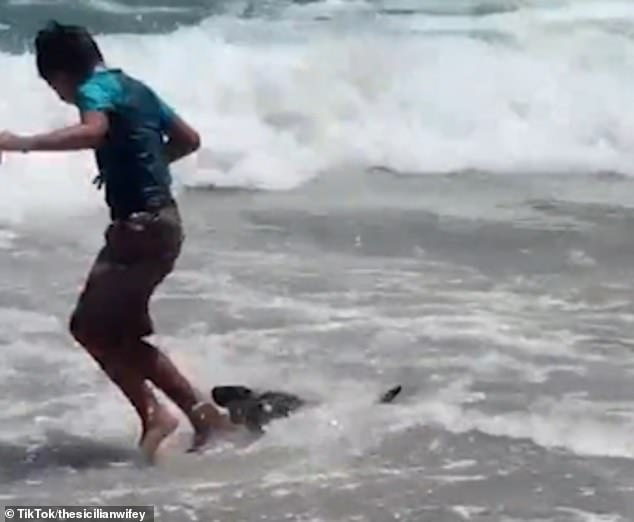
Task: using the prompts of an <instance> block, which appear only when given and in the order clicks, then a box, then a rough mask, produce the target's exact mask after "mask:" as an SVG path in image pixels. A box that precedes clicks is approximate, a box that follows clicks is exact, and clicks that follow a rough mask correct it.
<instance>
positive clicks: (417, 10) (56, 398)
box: [0, 0, 634, 522]
mask: <svg viewBox="0 0 634 522" xmlns="http://www.w3.org/2000/svg"><path fill="white" fill-rule="evenodd" d="M51 16H55V17H58V18H59V19H61V20H66V21H72V22H78V23H85V24H87V25H88V26H89V27H90V28H91V30H93V31H94V32H95V33H96V34H97V39H98V41H99V44H100V45H101V46H102V49H103V51H104V54H105V55H106V58H107V61H108V64H109V65H111V66H113V67H122V68H123V69H124V70H126V72H128V73H130V74H133V75H135V76H137V77H140V78H142V79H143V80H145V81H147V82H148V83H149V84H151V85H152V86H153V87H154V88H155V89H156V90H157V91H158V92H159V93H160V94H161V95H162V96H163V97H164V98H165V99H166V100H167V101H168V102H169V103H170V104H171V105H172V106H174V107H175V108H176V109H177V110H178V111H179V112H180V113H181V114H182V115H183V116H184V117H185V118H186V119H188V120H189V121H190V122H191V123H192V124H193V125H194V126H195V127H196V128H197V129H198V130H199V131H200V133H201V135H202V137H203V147H202V149H201V150H200V151H199V153H198V154H196V155H195V156H194V157H192V158H188V159H186V160H184V161H182V162H181V163H179V164H177V165H176V166H175V168H174V184H175V191H176V194H177V197H178V201H179V204H180V207H181V210H182V213H183V216H184V223H185V229H186V233H187V240H186V244H185V249H184V252H183V256H182V258H181V259H180V260H179V264H178V266H177V269H176V271H175V272H174V274H173V275H172V276H170V278H169V279H168V280H167V281H166V282H165V284H164V285H163V286H161V287H160V290H159V292H158V293H157V295H156V298H155V300H154V302H153V311H154V314H155V316H156V322H157V328H158V335H157V336H156V337H155V340H156V341H157V342H158V343H159V344H160V345H161V346H162V347H164V348H165V349H166V350H167V351H168V352H169V354H170V355H171V356H172V357H174V359H175V360H176V361H177V362H178V363H179V364H180V365H182V367H183V368H184V369H185V371H186V372H187V373H188V374H189V375H191V376H192V378H193V379H194V380H195V381H196V383H197V384H199V385H200V386H201V388H203V389H207V388H209V387H211V386H212V385H216V384H235V383H237V384H249V385H252V386H262V387H279V386H281V387H283V388H284V389H287V390H291V391H294V392H297V393H300V394H302V395H304V396H307V397H310V398H313V399H316V400H317V401H318V403H319V405H318V406H316V407H314V408H310V409H307V410H306V411H303V412H301V413H299V414H298V415H297V416H294V417H292V418H289V419H286V420H283V421H278V422H275V423H273V424H272V425H271V427H270V429H269V431H268V433H267V435H266V437H264V438H262V439H261V440H259V441H258V442H256V443H255V444H253V445H250V446H246V447H244V446H243V445H241V444H238V443H236V442H235V441H228V442H226V443H219V444H217V445H215V446H213V447H212V448H210V449H209V451H208V452H207V453H206V454H205V455H202V456H198V457H193V456H191V455H186V454H184V449H185V447H186V444H187V441H188V437H189V433H188V431H187V426H186V423H185V422H183V423H182V425H181V429H180V430H179V432H178V433H177V435H176V436H175V437H174V438H173V440H171V441H170V444H169V445H168V447H167V448H166V450H165V452H164V454H163V455H162V457H161V460H160V461H159V463H158V464H157V465H156V466H154V467H151V468H148V467H147V466H145V465H143V464H142V463H140V462H139V460H138V456H137V454H136V452H135V448H134V444H135V441H136V437H137V435H138V426H137V425H136V419H135V417H134V415H133V413H132V412H131V411H130V409H129V407H128V406H127V404H126V403H125V402H124V400H123V399H122V397H121V396H120V395H119V393H118V391H117V390H116V389H114V387H113V386H112V385H111V384H110V383H109V382H108V381H107V380H106V379H105V378H104V377H103V376H102V375H101V374H100V372H99V371H98V369H97V368H96V367H95V366H94V364H93V362H92V361H91V360H90V359H89V358H88V357H87V356H86V355H85V354H84V353H83V352H82V351H81V350H80V349H79V348H78V347H76V346H75V345H74V344H73V342H72V340H71V338H70V335H69V334H68V332H67V322H68V314H69V313H70V310H72V306H73V305H74V300H75V299H76V295H77V292H78V291H79V289H80V288H81V285H82V283H83V278H84V276H85V274H86V271H87V270H88V268H89V266H90V263H91V262H92V259H93V257H94V255H95V253H96V251H97V250H98V248H99V247H100V245H101V240H102V238H101V234H102V230H103V227H104V226H105V224H106V220H107V214H106V208H105V205H104V203H103V193H102V192H99V191H97V190H96V188H95V187H94V186H93V185H92V183H91V181H92V179H93V177H94V176H95V174H96V172H95V167H94V161H93V158H92V155H91V153H90V152H81V153H75V154H59V153H56V154H27V155H5V156H4V157H3V162H2V164H1V165H0V176H1V179H2V191H0V274H1V275H2V277H1V278H0V281H1V282H0V288H1V291H0V345H1V346H0V353H1V354H2V361H3V364H2V365H0V425H2V430H0V503H1V504H3V505H5V504H6V505H11V504H19V503H24V504H93V503H94V504H105V505H112V506H115V505H126V504H135V505H154V506H156V514H157V519H158V520H165V521H170V522H172V521H173V522H180V521H196V520H205V521H212V520H218V521H223V522H224V521H242V520H244V521H249V522H251V521H256V520H268V521H276V522H277V521H282V520H289V521H315V522H316V521H339V520H340V521H350V522H352V521H372V522H374V521H380V522H383V521H391V520H394V521H397V520H398V521H408V522H410V521H411V522H424V521H429V522H432V521H433V522H436V521H438V522H458V521H465V520H468V521H476V522H485V521H486V522H537V521H539V522H545V521H549V522H550V521H553V522H629V521H631V520H634V500H633V499H634V438H633V437H632V433H633V432H634V385H633V382H634V356H633V354H634V343H632V340H631V335H632V325H633V324H634V300H633V298H632V289H631V286H632V280H633V277H634V269H633V268H632V258H633V256H634V239H633V237H632V224H633V223H634V162H633V160H634V111H633V110H632V101H631V100H632V84H633V83H634V82H633V80H634V4H631V2H627V1H622V0H607V1H598V0H568V1H565V0H558V1H530V0H515V1H501V0H495V1H493V0H491V1H486V2H484V1H482V2H480V1H475V0H474V1H458V0H445V1H439V0H434V1H432V0H420V1H413V0H409V1H405V0H399V1H394V0H384V1H373V2H370V1H367V2H364V1H357V0H350V1H345V0H327V1H313V2H288V1H285V0H270V1H266V2H259V3H255V2H249V1H237V0H232V1H229V0H228V1H222V2H211V1H208V0H184V1H182V2H177V1H175V0H174V1H170V0H161V1H159V0H153V1H152V0H144V1H141V0H135V1H116V2H115V1H112V0H91V1H90V2H85V3H81V4H80V3H75V2H70V1H65V0H56V1H55V2H49V3H41V2H34V1H33V2H32V1H29V0H24V1H23V0H20V1H17V0H1V1H0V71H2V73H1V74H2V83H1V84H0V128H6V129H10V130H12V131H15V132H38V131H42V130H46V129H49V128H52V127H55V126H58V125H64V124H68V123H72V122H74V121H76V118H77V114H76V111H75V110H74V109H73V108H72V107H69V106H66V105H64V104H62V103H61V102H60V100H58V99H57V98H56V97H55V94H54V93H53V92H52V91H50V90H49V89H48V87H47V86H46V84H45V83H44V82H42V81H41V80H39V79H38V78H37V75H36V71H35V66H34V60H33V55H32V52H31V47H30V45H31V44H30V42H31V39H32V37H33V33H34V31H35V30H36V28H37V27H38V25H37V24H39V23H41V22H43V21H45V20H46V19H48V18H50V17H51ZM394 383H402V384H403V386H404V391H403V397H402V398H401V400H400V402H398V403H397V404H395V405H393V406H390V407H377V406H375V405H373V404H372V403H371V402H372V401H371V399H372V398H373V397H375V396H376V395H377V394H378V393H379V392H380V391H381V390H383V389H384V388H385V387H386V386H390V385H392V384H394Z"/></svg>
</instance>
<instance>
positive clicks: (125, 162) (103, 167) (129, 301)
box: [0, 22, 230, 459]
mask: <svg viewBox="0 0 634 522" xmlns="http://www.w3.org/2000/svg"><path fill="white" fill-rule="evenodd" d="M35 51H36V62H37V69H38V73H39V75H40V77H41V78H42V79H44V80H45V81H46V82H47V83H48V85H49V86H50V87H51V88H52V89H53V90H54V91H55V92H56V93H57V94H58V95H59V97H60V98H61V99H62V100H63V101H65V102H67V103H69V104H73V105H75V106H76V107H77V108H78V109H79V113H80V122H79V123H78V124H76V125H72V126H69V127H66V128H62V129H59V130H55V131H53V132H49V133H45V134H39V135H34V136H17V135H14V134H11V133H8V132H4V133H0V152H2V151H20V152H30V151H69V150H81V149H95V155H96V161H97V166H98V168H99V176H98V178H97V182H98V186H99V187H101V185H104V186H105V198H106V202H107V205H108V207H109V209H110V215H111V220H112V222H111V223H110V225H109V226H108V228H107V230H106V233H105V246H104V247H103V248H102V250H101V251H100V252H99V254H98V256H97V259H96V261H95V263H94V265H93V267H92V269H91V271H90V273H89V275H88V279H87V282H86V285H85V287H84V290H83V291H82V293H81V296H80V297H79V300H78V303H77V306H76V308H75V310H74V312H73V314H72V318H71V321H70V331H71V333H72V335H73V337H74V338H75V339H76V340H77V341H78V342H79V343H80V344H81V345H82V346H83V347H84V348H85V349H86V350H87V351H88V353H89V354H90V355H91V356H92V357H93V358H94V359H95V360H96V362H97V363H98V364H99V366H100V367H101V368H102V369H103V371H104V372H105V373H106V374H107V375H108V376H109V377H110V379H111V380H112V381H113V382H114V383H115V384H116V385H117V386H118V387H119V388H120V389H121V391H122V392H123V393H124V394H125V396H126V397H127V398H128V400H129V401H130V402H131V404H132V405H133V406H134V408H135V409H136V411H137V413H138V415H139V417H140V419H141V425H142V434H141V439H140V442H139V445H140V447H141V449H142V451H143V452H144V453H145V454H146V455H147V457H148V458H149V459H152V458H153V457H154V455H155V453H156V450H157V448H158V447H159V445H160V443H161V442H162V441H163V440H164V439H165V438H167V437H168V436H169V435H170V434H171V433H172V432H174V430H175V429H176V427H177V424H178V421H177V420H176V418H175V417H173V416H172V415H171V414H170V413H169V412H168V410H167V409H166V408H165V407H164V406H162V405H161V404H159V402H158V401H157V399H156V397H155V396H154V394H153V392H152V390H151V388H150V386H149V384H148V382H147V381H149V382H151V383H153V384H154V385H155V386H156V387H158V388H159V389H161V390H162V391H163V392H164V393H165V394H166V395H167V396H168V397H169V398H170V399H171V400H172V401H174V403H176V404H177V405H178V407H179V408H180V409H181V410H182V411H183V412H184V413H185V415H186V416H187V417H188V418H189V421H190V422H191V424H192V426H193V429H194V437H193V443H192V447H191V448H190V451H194V450H197V449H199V448H201V447H202V446H203V445H204V444H205V443H206V442H207V440H208V439H209V437H210V436H211V432H212V430H216V429H227V428H229V425H230V423H229V421H228V419H227V417H225V416H224V415H222V414H221V413H220V411H219V410H218V409H216V407H215V406H214V405H213V404H212V403H211V402H209V401H201V400H200V399H199V396H198V393H197V392H196V390H195V389H194V387H193V386H192V385H191V384H190V382H189V381H188V380H187V379H186V378H185V377H184V376H183V375H181V374H180V373H179V371H178V370H177V369H176V367H175V366H174V365H173V364H172V362H171V361H170V360H169V359H168V358H167V356H166V355H164V354H163V353H161V352H160V351H159V350H158V349H157V348H156V347H155V346H153V345H152V344H150V343H148V342H147V341H146V340H145V337H147V336H149V335H151V334H152V333H153V325H152V320H151V319H150V317H149V312H148V303H149V300H150V297H151V295H152V293H153V292H154V290H155V288H156V287H157V285H158V284H159V283H160V282H161V281H162V280H163V279H164V278H165V277H166V276H167V275H168V274H169V273H170V272H171V271H172V269H173V267H174V264H175V262H176V259H177V258H178V255H179V253H180V250H181V245H182V241H183V235H182V229H181V221H180V217H179V212H178V208H177V205H176V202H175V201H174V199H173V198H172V195H171V191H170V182H171V175H170V170H169V164H170V163H171V162H173V161H176V160H178V159H180V158H182V157H184V156H187V155H188V154H191V153H193V152H194V151H195V150H197V149H198V148H199V146H200V139H199V136H198V134H197V133H196V131H195V130H194V129H192V128H191V127H190V126H189V125H188V124H187V123H186V122H184V121H183V120H182V119H181V118H180V117H179V116H178V115H176V114H175V113H174V112H173V111H172V110H171V109H170V108H169V107H168V106H167V105H166V104H165V103H163V101H162V100H161V99H160V98H159V97H158V96H157V95H156V94H155V93H154V91H152V90H151V89H150V88H149V87H148V86H146V85H145V84H143V83H142V82H140V81H138V80H136V79H134V78H131V77H130V76H128V75H126V74H125V73H124V72H122V71H121V70H117V69H108V68H106V67H105V65H104V60H103V56H102V54H101V51H100V49H99V47H98V46H97V43H96V42H95V41H94V39H93V38H92V37H91V36H90V34H89V33H88V32H87V31H86V30H85V29H83V28H81V27H75V26H66V25H60V24H58V23H56V22H53V23H51V24H49V25H48V26H47V27H46V28H44V29H43V30H41V31H40V32H39V33H38V34H37V37H36V39H35Z"/></svg>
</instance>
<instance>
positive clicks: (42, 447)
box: [0, 431, 142, 483]
mask: <svg viewBox="0 0 634 522" xmlns="http://www.w3.org/2000/svg"><path fill="white" fill-rule="evenodd" d="M113 465H127V466H141V465H142V461H141V459H140V456H139V452H138V451H137V450H136V448H134V447H121V446H119V445H117V444H116V443H112V442H110V443H108V442H99V441H95V440H93V439H89V438H87V437H80V436H77V435H73V434H70V433H66V432H64V431H51V432H48V433H47V434H46V440H44V441H43V442H41V443H38V444H37V445H33V444H30V445H29V444H24V445H20V444H15V443H12V442H4V441H3V442H0V483H7V482H13V481H18V480H23V479H26V478H35V477H37V476H39V475H42V474H46V473H47V472H51V471H54V470H56V469H59V468H71V469H73V470H77V471H81V470H89V469H103V468H108V467H111V466H113Z"/></svg>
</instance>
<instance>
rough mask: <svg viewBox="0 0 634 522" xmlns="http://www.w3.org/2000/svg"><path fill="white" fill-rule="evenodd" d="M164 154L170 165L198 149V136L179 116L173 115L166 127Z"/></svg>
mask: <svg viewBox="0 0 634 522" xmlns="http://www.w3.org/2000/svg"><path fill="white" fill-rule="evenodd" d="M167 138H168V139H167V143H166V144H165V154H166V157H167V160H168V161H169V162H170V163H173V162H175V161H178V160H179V159H181V158H184V157H185V156H188V155H189V154H191V153H193V152H196V151H197V150H198V149H199V148H200V135H199V134H198V132H196V130H194V128H192V127H191V126H190V125H189V124H188V123H187V122H186V121H185V120H183V119H182V118H181V117H180V116H177V115H173V116H172V117H171V119H170V122H169V125H168V127H167Z"/></svg>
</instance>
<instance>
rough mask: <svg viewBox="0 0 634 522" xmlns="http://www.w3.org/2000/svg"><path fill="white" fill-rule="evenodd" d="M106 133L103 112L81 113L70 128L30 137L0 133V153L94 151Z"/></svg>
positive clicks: (106, 124) (106, 122) (106, 125)
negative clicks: (76, 122) (78, 120)
mask: <svg viewBox="0 0 634 522" xmlns="http://www.w3.org/2000/svg"><path fill="white" fill-rule="evenodd" d="M107 132H108V116H107V115H106V114H105V113H103V112H97V111H90V112H82V114H81V122H80V123H78V124H76V125H71V126H70V127H65V128H62V129H58V130H54V131H52V132H47V133H44V134H35V135H32V136H17V135H15V134H11V133H9V132H3V133H0V151H2V150H4V151H18V152H30V151H68V150H82V149H94V148H96V147H98V146H99V144H100V143H101V141H102V140H103V138H104V136H105V135H106V133H107Z"/></svg>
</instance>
